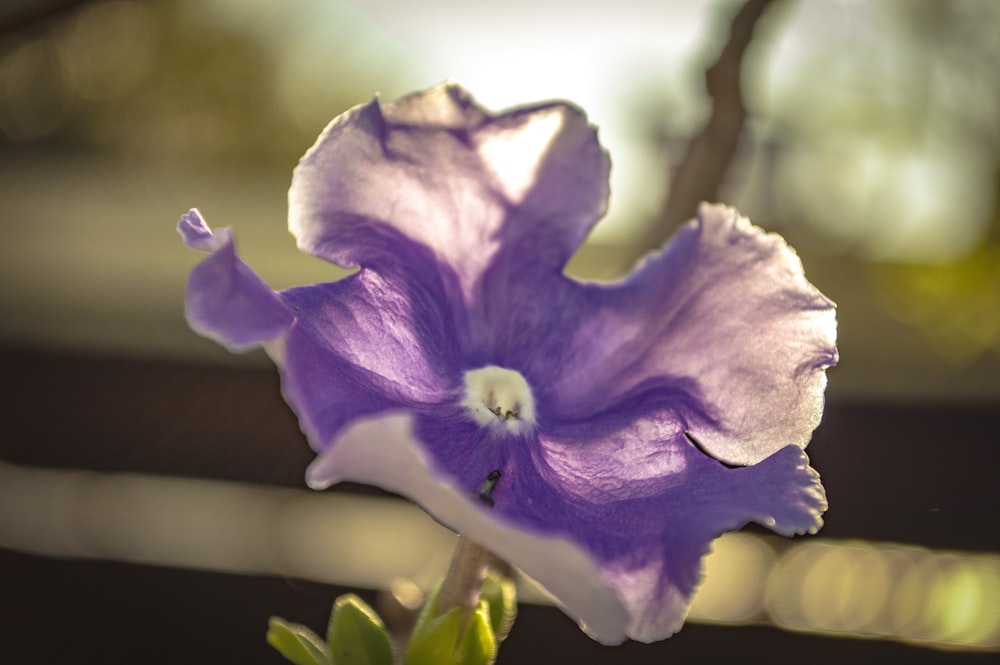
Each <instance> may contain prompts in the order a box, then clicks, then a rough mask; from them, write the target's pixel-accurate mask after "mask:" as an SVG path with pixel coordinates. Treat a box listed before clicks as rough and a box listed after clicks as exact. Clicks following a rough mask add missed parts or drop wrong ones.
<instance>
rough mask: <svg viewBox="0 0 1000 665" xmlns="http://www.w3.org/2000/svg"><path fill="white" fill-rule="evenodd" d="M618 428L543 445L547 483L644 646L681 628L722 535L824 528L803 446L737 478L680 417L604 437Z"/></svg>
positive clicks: (581, 431) (640, 423)
mask: <svg viewBox="0 0 1000 665" xmlns="http://www.w3.org/2000/svg"><path fill="white" fill-rule="evenodd" d="M619 418H620V416H619V415H618V414H617V413H616V414H614V415H613V416H612V422H614V421H617V420H618V419H619ZM607 420H608V417H607V416H606V417H603V418H598V419H596V420H595V422H594V423H592V424H593V427H586V426H584V425H582V424H581V425H580V426H578V427H577V428H576V429H575V431H568V432H559V433H557V434H554V435H551V436H548V437H543V438H542V441H541V444H542V448H543V450H544V453H543V457H544V460H545V463H546V465H547V466H548V468H549V469H550V471H551V472H550V473H549V474H546V477H545V480H546V482H547V484H546V488H558V489H560V490H561V491H562V492H563V493H565V494H568V496H565V497H564V498H563V501H564V502H565V503H566V505H567V506H568V507H567V509H565V510H558V509H555V508H553V510H552V512H553V514H554V515H558V516H559V518H558V519H559V523H561V524H564V525H566V526H567V527H568V529H569V532H568V534H567V535H568V536H569V537H570V539H571V540H573V541H574V542H576V543H578V544H579V545H581V546H582V547H583V548H584V549H585V550H586V551H588V552H590V553H591V555H592V556H594V557H595V559H596V560H597V561H598V562H599V565H600V567H601V577H602V579H603V580H604V582H605V583H606V584H608V585H609V586H610V587H611V588H613V589H615V590H616V591H617V592H618V594H619V597H620V598H621V599H622V602H623V603H624V604H625V607H626V608H627V610H628V613H629V616H630V620H629V626H628V630H627V634H628V636H629V637H631V638H633V639H636V640H640V641H644V642H651V641H655V640H661V639H663V638H665V637H668V636H670V635H671V634H673V633H674V632H676V631H677V630H679V629H680V627H681V625H682V623H683V621H684V618H685V616H686V615H687V610H688V606H689V605H690V600H691V596H692V594H693V592H694V589H695V588H696V586H697V584H698V582H699V581H700V577H701V569H702V558H703V556H704V555H705V554H706V553H707V552H708V548H709V545H710V543H711V541H712V540H713V539H714V538H716V537H717V536H719V535H721V534H722V533H723V532H725V531H729V530H732V529H736V528H739V527H741V526H743V525H744V524H746V523H748V522H750V521H754V522H758V523H760V524H762V525H763V526H766V527H768V528H771V529H774V530H776V531H778V532H779V533H782V534H785V535H790V534H792V533H803V532H806V531H810V532H815V531H816V530H817V529H818V528H819V527H820V526H821V524H822V519H821V515H822V513H823V511H824V510H825V509H826V499H825V494H824V492H823V488H822V485H821V484H820V482H819V476H818V475H817V474H816V473H815V471H813V470H812V469H811V468H810V467H809V466H808V459H807V458H806V456H805V453H804V452H803V451H802V450H801V449H799V448H798V447H797V446H787V447H785V448H783V449H781V450H779V451H778V452H776V453H774V454H773V455H771V456H770V457H768V458H767V459H765V460H764V461H762V462H759V463H757V464H755V465H752V466H749V467H743V468H737V469H729V468H726V467H725V466H723V465H722V464H720V463H719V462H718V461H717V460H714V459H712V458H710V457H708V456H707V455H705V454H704V453H702V452H701V451H700V450H698V449H697V448H696V447H694V446H693V445H692V444H691V443H690V442H689V441H688V440H687V439H686V438H685V436H684V433H683V431H681V430H680V428H679V422H678V419H677V418H676V417H675V415H674V414H671V413H670V411H669V410H667V411H654V412H651V413H649V414H647V415H646V416H645V417H639V418H635V419H634V420H633V421H632V422H631V424H629V425H628V426H626V427H623V428H621V429H618V430H616V431H613V432H603V431H602V430H604V429H605V428H606V426H607V424H608V422H607ZM602 421H604V422H602ZM595 431H596V432H597V433H598V435H597V436H593V433H594V432H595ZM536 494H537V493H536ZM551 503H553V502H552V501H551V500H550V504H551ZM509 517H510V518H511V519H512V520H513V521H521V516H519V515H510V516H509ZM525 517H527V515H525ZM554 524H555V523H553V525H554ZM532 526H534V528H536V529H539V530H544V531H546V532H548V531H549V529H547V528H545V526H543V525H538V524H535V525H532ZM540 581H541V582H542V583H543V584H544V582H545V581H544V580H540Z"/></svg>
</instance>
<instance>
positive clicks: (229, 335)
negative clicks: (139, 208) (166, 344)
mask: <svg viewBox="0 0 1000 665" xmlns="http://www.w3.org/2000/svg"><path fill="white" fill-rule="evenodd" d="M177 229H178V231H179V232H180V234H181V236H182V237H183V238H184V242H185V243H186V244H187V245H188V247H192V248H194V249H199V250H201V251H207V252H212V254H211V256H209V257H208V258H207V259H205V260H204V261H202V262H201V263H199V264H198V265H197V266H195V268H194V270H192V271H191V275H190V277H189V278H188V286H187V297H186V299H185V302H184V313H185V315H186V317H187V320H188V323H189V324H190V325H191V327H192V328H193V329H194V330H195V331H196V332H198V333H199V334H200V335H203V336H205V337H208V338H210V339H213V340H215V341H216V342H218V343H219V344H222V345H223V346H225V347H226V348H228V349H229V350H231V351H245V350H247V349H250V348H253V347H255V346H259V345H260V344H263V343H265V342H269V341H271V340H274V339H276V338H277V337H279V336H280V335H281V334H282V333H284V332H286V331H287V330H288V329H289V327H290V326H291V325H292V322H293V321H294V318H295V317H294V315H293V314H292V312H291V310H289V308H288V307H287V306H286V305H285V303H284V302H283V301H282V300H281V298H280V297H279V296H278V294H276V293H275V292H274V291H272V290H271V288H270V287H269V286H267V284H265V283H264V281H263V280H261V278H260V277H258V276H257V274H256V273H254V272H253V271H252V270H251V269H250V268H249V266H247V265H246V264H245V263H243V261H242V260H240V258H239V257H238V256H237V255H236V248H235V246H234V241H233V235H232V232H230V230H229V229H222V230H220V231H219V232H218V233H213V232H212V230H211V229H210V228H209V227H208V225H207V224H206V223H205V220H204V219H202V217H201V213H199V212H198V211H197V210H191V211H190V212H189V213H187V214H186V215H184V217H182V218H181V221H180V223H179V224H178V227H177Z"/></svg>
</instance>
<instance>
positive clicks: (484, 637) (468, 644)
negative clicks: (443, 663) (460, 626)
mask: <svg viewBox="0 0 1000 665" xmlns="http://www.w3.org/2000/svg"><path fill="white" fill-rule="evenodd" d="M498 644H499V641H498V640H497V638H496V636H495V635H494V633H493V626H492V625H491V623H490V608H489V605H488V604H487V603H486V601H485V600H481V601H479V606H478V607H477V608H476V611H475V613H473V615H472V622H471V623H470V625H469V627H468V628H467V629H466V631H465V635H464V636H463V638H462V642H461V644H459V647H458V651H457V655H458V658H457V659H456V660H455V663H456V665H493V663H494V662H495V661H496V659H497V648H498Z"/></svg>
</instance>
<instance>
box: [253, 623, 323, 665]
mask: <svg viewBox="0 0 1000 665" xmlns="http://www.w3.org/2000/svg"><path fill="white" fill-rule="evenodd" d="M267 643H268V644H270V645H271V646H272V647H274V648H275V649H277V650H278V652H279V653H281V655H282V656H284V657H285V658H287V659H288V660H290V661H292V662H293V663H295V665H330V651H329V649H328V648H327V646H326V644H324V643H323V640H321V639H320V637H319V635H317V634H316V633H314V632H312V631H311V630H309V628H307V627H306V626H303V625H300V624H297V623H288V622H287V621H285V620H284V619H282V618H281V617H271V618H270V620H269V621H268V623H267Z"/></svg>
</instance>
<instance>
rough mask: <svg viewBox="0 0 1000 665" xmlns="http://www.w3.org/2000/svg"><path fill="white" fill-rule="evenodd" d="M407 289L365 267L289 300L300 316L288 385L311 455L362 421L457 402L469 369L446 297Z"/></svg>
mask: <svg viewBox="0 0 1000 665" xmlns="http://www.w3.org/2000/svg"><path fill="white" fill-rule="evenodd" d="M400 281H401V278H399V277H398V276H393V275H392V274H391V273H388V274H379V273H375V272H373V271H370V270H365V269H363V270H361V271H359V272H357V273H355V274H354V275H351V276H350V277H347V278H345V279H343V280H340V281H338V282H332V283H327V284H316V285H313V286H306V287H298V288H293V289H289V290H287V291H284V292H283V293H282V296H283V298H284V299H285V301H286V302H287V303H288V305H289V307H291V308H292V309H293V310H294V311H295V314H296V316H297V317H298V323H297V325H296V326H295V327H294V328H293V329H292V330H291V331H290V332H289V333H288V335H286V337H285V338H284V343H283V345H282V352H281V363H280V364H281V370H282V385H283V389H284V392H285V398H286V399H287V400H288V403H289V405H290V406H291V407H292V409H293V410H294V411H295V412H296V414H298V416H299V418H300V421H301V424H302V426H303V429H304V430H305V432H306V434H307V435H308V437H309V441H310V444H311V445H312V447H313V449H315V450H317V451H321V450H324V449H325V448H327V447H328V446H329V445H330V444H331V442H332V441H333V439H334V437H336V436H337V435H338V433H339V431H340V429H341V428H342V427H343V426H344V425H345V424H347V423H348V422H350V420H351V419H353V418H355V417H358V416H361V415H365V414H371V413H376V412H379V411H382V410H385V409H390V408H399V407H403V406H406V407H410V408H414V409H422V408H433V407H434V406H435V405H436V404H439V403H441V402H444V401H447V400H451V401H453V400H454V398H455V393H456V390H457V386H458V385H459V382H460V379H461V371H460V367H459V363H458V358H457V355H456V345H455V342H454V340H455V331H454V326H453V320H452V315H451V312H450V310H449V309H448V307H447V302H446V299H445V297H444V296H443V295H442V294H441V292H440V290H439V289H438V290H435V285H434V284H433V283H430V284H427V283H421V282H419V281H411V282H408V283H406V284H401V283H400ZM438 287H440V285H438Z"/></svg>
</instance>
